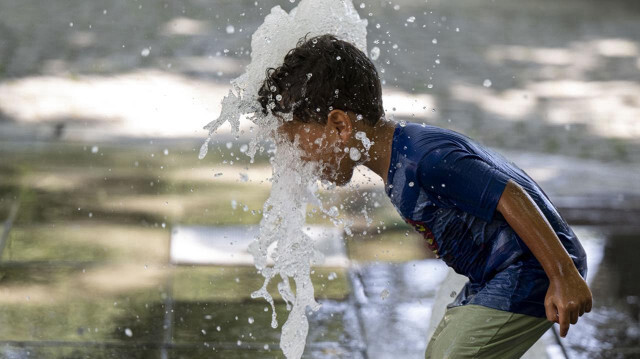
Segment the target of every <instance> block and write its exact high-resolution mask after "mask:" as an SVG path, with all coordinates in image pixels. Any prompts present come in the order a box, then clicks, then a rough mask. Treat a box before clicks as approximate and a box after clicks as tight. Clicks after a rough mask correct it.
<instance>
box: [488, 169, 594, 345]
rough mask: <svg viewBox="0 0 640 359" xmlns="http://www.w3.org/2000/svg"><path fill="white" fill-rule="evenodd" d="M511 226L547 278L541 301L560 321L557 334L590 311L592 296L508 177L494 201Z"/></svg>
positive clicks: (542, 220) (531, 203)
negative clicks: (496, 199) (545, 290)
mask: <svg viewBox="0 0 640 359" xmlns="http://www.w3.org/2000/svg"><path fill="white" fill-rule="evenodd" d="M497 210H498V211H499V212H500V213H502V215H503V217H504V218H505V219H506V220H507V222H508V223H509V225H510V226H511V228H513V230H514V231H515V232H516V233H517V234H518V236H520V238H522V240H523V241H524V243H525V244H526V245H527V247H529V249H530V250H531V252H532V253H533V255H534V256H535V257H536V258H537V259H538V261H539V262H540V264H541V265H542V267H543V268H544V271H545V273H546V274H547V276H548V277H549V282H550V284H549V289H548V290H547V296H546V298H545V301H544V305H545V309H546V313H547V319H548V320H549V321H552V322H557V323H559V324H560V336H562V337H564V336H566V335H567V332H568V331H569V323H571V324H575V323H577V322H578V317H579V316H582V314H584V313H585V312H589V311H591V304H592V297H591V291H590V290H589V287H588V286H587V283H586V282H585V281H584V279H583V278H582V277H581V276H580V273H578V270H577V269H576V267H575V265H574V264H573V261H572V260H571V258H570V257H569V254H568V253H567V251H566V250H565V248H564V247H563V246H562V243H560V240H559V239H558V236H557V235H556V233H555V231H554V230H553V228H552V227H551V224H549V221H547V218H546V217H545V216H544V214H542V212H541V211H540V209H539V208H538V206H537V205H536V203H535V202H534V201H533V199H532V198H531V197H530V196H529V194H528V193H527V192H526V191H525V190H524V189H523V188H522V187H520V185H518V184H517V183H515V182H513V181H512V180H509V181H508V182H507V185H506V187H505V189H504V192H503V193H502V196H501V197H500V200H499V202H498V207H497Z"/></svg>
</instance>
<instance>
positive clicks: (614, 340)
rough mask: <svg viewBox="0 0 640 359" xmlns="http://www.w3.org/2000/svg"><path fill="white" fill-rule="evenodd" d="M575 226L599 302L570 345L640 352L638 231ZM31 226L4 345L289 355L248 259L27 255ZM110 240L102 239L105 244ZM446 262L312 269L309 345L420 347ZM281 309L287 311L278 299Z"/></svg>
mask: <svg viewBox="0 0 640 359" xmlns="http://www.w3.org/2000/svg"><path fill="white" fill-rule="evenodd" d="M577 232H578V233H579V235H580V237H581V239H582V240H583V242H584V243H585V247H586V248H587V250H588V251H589V255H590V258H592V263H590V265H591V270H592V272H591V273H590V275H589V280H590V283H591V286H592V289H593V293H594V298H595V306H594V310H593V312H592V313H591V314H590V315H587V316H585V317H583V319H582V320H581V321H580V322H579V324H578V326H576V327H575V328H573V330H572V331H571V332H570V334H569V336H568V338H567V339H566V340H563V341H562V343H563V345H564V346H565V349H566V350H567V352H568V354H569V357H571V358H578V357H580V358H583V357H589V358H619V357H633V355H639V354H640V352H639V351H638V350H639V349H638V348H639V347H640V330H639V328H640V322H639V318H638V314H639V312H640V305H639V303H638V298H640V287H639V286H638V285H637V283H638V281H637V280H636V279H637V276H638V274H639V273H638V266H635V267H634V264H635V262H636V259H635V256H636V253H638V249H639V248H638V247H639V246H640V238H639V237H638V236H629V235H626V236H619V235H610V236H602V233H601V232H599V231H597V230H593V229H588V228H577ZM26 238H28V237H26V236H22V235H21V236H16V237H13V238H11V241H10V243H9V245H8V247H7V251H6V252H5V255H4V257H3V259H7V258H12V259H11V260H10V261H6V260H5V261H4V264H2V267H1V275H2V277H1V279H0V293H2V295H1V296H0V298H1V300H2V305H1V306H0V323H3V325H2V326H0V355H1V356H2V357H6V358H84V357H105V358H110V357H127V358H273V357H282V355H281V353H280V352H279V350H278V345H277V343H278V340H279V330H277V329H272V328H270V326H269V323H270V308H269V307H268V305H267V304H266V303H264V302H261V301H258V300H251V299H249V297H248V295H249V293H250V292H251V291H252V290H255V289H256V288H258V287H259V285H260V277H259V275H258V274H257V273H256V271H255V269H254V268H252V267H245V266H236V267H233V266H223V267H220V266H177V267H176V266H172V265H169V264H168V263H167V262H166V261H165V262H164V263H162V261H155V262H153V261H152V260H150V259H149V258H147V260H146V262H147V263H148V264H146V265H145V264H142V262H140V264H136V265H133V264H131V263H130V262H129V263H127V261H126V257H122V258H121V261H120V262H118V261H114V260H112V259H110V260H104V259H96V258H91V259H89V258H87V259H88V260H86V261H77V262H73V261H70V260H65V259H64V258H63V257H61V256H58V255H57V254H56V252H55V250H50V251H49V253H51V257H50V258H47V255H45V254H41V255H40V256H36V255H34V257H31V258H29V257H24V258H21V257H19V256H18V254H17V253H15V252H16V250H19V251H29V249H33V250H34V252H36V253H37V252H38V250H39V249H38V246H37V245H32V246H26V245H25V244H23V243H21V242H22V241H24V240H26ZM129 238H130V239H131V240H132V241H134V239H133V237H129ZM50 240H54V241H55V240H56V238H55V237H52V238H51V239H50ZM104 240H105V241H104V242H97V243H94V245H95V246H96V248H102V249H105V252H108V250H106V249H107V248H105V243H107V242H108V241H107V240H106V238H104ZM46 241H47V240H46V239H45V240H43V242H46ZM92 241H93V240H89V239H88V240H87V241H86V242H87V243H86V244H88V243H89V242H92ZM112 245H114V246H116V244H112ZM154 246H155V245H150V246H149V249H153V247H154ZM79 248H80V249H78V251H82V250H83V248H84V250H85V251H87V252H88V253H91V252H95V251H96V248H94V249H93V250H91V249H87V248H86V247H83V246H82V245H80V246H79ZM165 248H166V247H165ZM64 250H65V249H64V246H63V247H62V251H64ZM98 252H100V250H98ZM42 253H44V252H42ZM74 255H75V254H74ZM130 255H131V254H130ZM152 257H153V256H152ZM123 258H124V259H123ZM130 259H133V258H130ZM145 273H147V274H145ZM149 273H150V274H149ZM446 273H447V269H446V266H444V265H443V264H442V263H441V262H440V261H438V260H434V259H423V260H419V261H410V262H405V263H391V262H373V263H360V264H356V265H354V266H352V267H351V268H350V269H349V270H348V271H345V270H341V269H339V268H327V269H325V268H318V269H316V271H315V273H314V278H313V279H314V285H316V293H317V296H318V298H320V299H321V303H322V309H321V310H320V311H319V312H317V313H313V314H311V326H310V327H311V332H310V335H309V338H308V341H309V343H308V347H307V351H306V354H305V357H307V358H341V357H350V358H381V359H382V358H398V357H402V358H421V356H422V353H423V352H424V348H425V347H426V337H425V333H426V330H427V327H428V325H429V319H430V316H431V306H432V304H433V301H434V297H435V293H436V290H437V289H438V286H439V284H440V282H441V281H442V280H443V279H444V277H445V276H446ZM330 274H331V275H330ZM274 292H275V291H274ZM277 312H278V315H279V318H280V323H282V320H283V318H284V317H285V315H286V313H287V310H286V308H285V306H284V304H283V303H282V302H278V305H277ZM556 357H558V358H561V357H562V356H552V358H556Z"/></svg>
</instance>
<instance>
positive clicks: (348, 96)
mask: <svg viewBox="0 0 640 359" xmlns="http://www.w3.org/2000/svg"><path fill="white" fill-rule="evenodd" d="M258 95H259V96H258V101H259V102H260V104H261V105H262V111H263V113H264V114H265V115H266V114H268V111H269V110H270V111H271V112H272V113H273V114H274V115H278V113H290V112H293V118H294V120H296V121H302V122H311V121H314V122H318V123H320V124H326V123H327V116H328V114H329V112H330V111H331V110H333V109H340V110H343V111H352V112H354V113H355V114H356V115H357V118H362V119H363V120H364V121H365V123H366V124H367V125H369V126H373V125H375V124H376V123H377V122H378V120H379V119H380V118H381V117H383V116H384V111H383V109H382V88H381V85H380V79H379V78H378V72H377V71H376V68H375V66H374V65H373V63H372V62H371V61H370V60H369V58H367V55H365V54H364V53H363V52H362V51H360V50H359V49H358V48H356V47H355V46H354V45H352V44H350V43H348V42H346V41H342V40H339V39H337V38H336V37H335V36H333V35H320V36H316V37H312V38H310V39H307V38H306V36H305V37H304V38H302V39H300V40H299V41H298V44H297V45H296V47H295V48H294V49H292V50H290V51H289V52H288V53H287V55H286V56H285V58H284V64H283V65H282V66H280V67H278V68H276V69H274V68H269V69H267V72H266V80H265V81H264V84H263V85H262V87H261V88H260V89H259V91H258ZM360 116H362V117H360Z"/></svg>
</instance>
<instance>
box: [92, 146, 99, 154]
mask: <svg viewBox="0 0 640 359" xmlns="http://www.w3.org/2000/svg"><path fill="white" fill-rule="evenodd" d="M98 150H99V147H98V146H93V147H91V153H98Z"/></svg>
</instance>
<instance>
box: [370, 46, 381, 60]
mask: <svg viewBox="0 0 640 359" xmlns="http://www.w3.org/2000/svg"><path fill="white" fill-rule="evenodd" d="M369 56H370V57H371V60H373V61H375V60H377V59H378V57H380V48H379V47H378V46H374V47H372V48H371V53H370V55H369Z"/></svg>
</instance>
